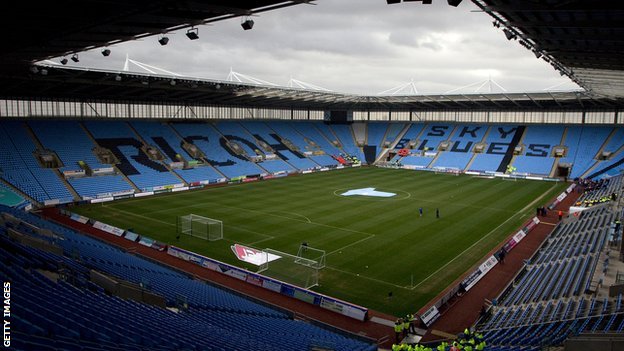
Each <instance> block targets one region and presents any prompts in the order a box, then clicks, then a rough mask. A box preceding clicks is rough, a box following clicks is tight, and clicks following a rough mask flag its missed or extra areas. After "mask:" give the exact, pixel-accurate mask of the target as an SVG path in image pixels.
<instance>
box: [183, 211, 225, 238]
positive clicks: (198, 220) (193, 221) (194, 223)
mask: <svg viewBox="0 0 624 351" xmlns="http://www.w3.org/2000/svg"><path fill="white" fill-rule="evenodd" d="M177 227H178V234H184V235H190V236H194V237H196V238H201V239H204V240H208V241H215V240H220V239H223V222H221V221H219V220H216V219H212V218H208V217H203V216H199V215H196V214H189V215H186V216H180V217H178V223H177Z"/></svg>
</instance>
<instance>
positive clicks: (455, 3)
mask: <svg viewBox="0 0 624 351" xmlns="http://www.w3.org/2000/svg"><path fill="white" fill-rule="evenodd" d="M447 2H448V4H449V5H451V6H453V7H457V6H459V4H461V2H462V0H447Z"/></svg>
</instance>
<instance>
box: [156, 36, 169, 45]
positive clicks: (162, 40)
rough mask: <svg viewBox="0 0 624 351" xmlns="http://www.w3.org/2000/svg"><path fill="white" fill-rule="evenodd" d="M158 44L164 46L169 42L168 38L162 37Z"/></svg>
mask: <svg viewBox="0 0 624 351" xmlns="http://www.w3.org/2000/svg"><path fill="white" fill-rule="evenodd" d="M158 42H159V43H160V45H162V46H165V45H167V43H168V42H169V38H167V37H165V36H163V37H162V38H160V39H158Z"/></svg>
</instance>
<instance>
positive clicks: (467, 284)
mask: <svg viewBox="0 0 624 351" xmlns="http://www.w3.org/2000/svg"><path fill="white" fill-rule="evenodd" d="M497 263H498V260H497V259H496V257H494V256H490V258H488V259H487V260H485V262H483V263H481V265H480V266H479V268H477V269H476V270H475V271H474V272H472V274H470V275H469V276H468V277H467V278H466V279H464V280H463V281H462V282H461V285H462V286H463V287H464V290H466V291H468V290H470V288H472V287H473V286H475V284H477V283H478V282H479V280H481V278H483V277H484V276H485V275H486V274H487V272H489V271H490V270H491V269H492V268H494V266H496V264H497Z"/></svg>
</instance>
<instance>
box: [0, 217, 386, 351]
mask: <svg viewBox="0 0 624 351" xmlns="http://www.w3.org/2000/svg"><path fill="white" fill-rule="evenodd" d="M0 213H9V214H10V215H11V216H12V217H13V218H18V219H19V220H18V221H14V220H10V221H6V222H5V221H2V223H0V241H2V245H0V266H1V268H2V270H1V271H2V274H3V278H4V280H5V281H11V282H12V283H13V285H12V293H13V294H14V296H16V298H14V299H13V300H12V317H13V321H14V323H15V325H14V328H15V329H14V330H16V333H15V334H16V335H14V340H13V343H12V345H11V346H12V349H15V350H42V351H45V350H95V349H102V348H104V349H106V350H144V349H150V350H221V351H223V350H250V349H253V350H276V349H279V350H292V351H299V350H305V349H312V348H314V347H317V348H319V347H326V348H327V347H331V348H332V349H334V350H345V351H346V350H362V351H365V350H371V351H372V350H375V349H376V346H374V345H371V344H368V343H365V342H363V341H360V340H358V339H355V338H353V337H349V336H347V335H343V334H338V333H335V332H331V331H329V330H326V329H323V328H321V327H318V326H315V325H312V324H309V323H306V322H303V321H299V320H293V319H292V317H291V316H289V315H288V314H286V313H284V312H282V311H278V310H275V309H273V308H270V307H267V306H264V305H260V304H258V303H256V302H253V301H250V300H247V299H245V298H243V297H240V296H239V295H235V294H232V293H230V292H228V291H225V290H222V289H220V288H217V287H214V286H212V285H210V284H207V283H204V282H200V281H197V280H194V279H191V278H190V277H188V276H186V275H185V274H182V273H178V272H175V271H172V270H170V269H168V268H165V267H162V266H160V265H158V264H156V263H153V262H150V261H146V260H144V259H142V258H139V257H136V256H133V255H128V254H127V253H125V252H123V251H121V250H119V249H116V248H113V247H111V246H108V245H107V244H104V243H101V242H99V241H97V240H94V239H91V238H89V237H85V236H82V235H80V234H78V233H76V232H74V231H72V230H69V229H67V228H64V227H60V226H58V225H56V224H53V223H50V222H47V221H45V220H42V219H40V218H38V217H36V216H33V215H31V214H27V213H24V212H21V211H18V210H13V209H10V208H7V207H0ZM33 226H35V227H38V228H46V229H50V230H52V231H53V232H54V233H55V237H54V238H50V237H46V236H41V235H38V234H37V233H36V232H35V231H33V230H32V228H33ZM8 231H17V232H18V233H21V234H19V235H18V237H19V236H22V237H23V236H26V237H28V238H30V240H34V239H36V240H39V241H45V242H47V244H46V245H47V246H48V247H49V248H54V247H58V245H60V247H61V248H62V250H63V251H64V253H65V255H68V254H70V255H73V257H77V258H78V259H77V260H75V259H72V258H69V257H67V256H61V255H59V254H55V253H51V252H49V251H44V250H41V249H37V248H34V247H31V246H29V245H27V244H24V243H23V242H20V241H19V240H14V238H15V237H16V235H15V234H13V235H8ZM13 233H15V232H13ZM94 271H98V272H102V273H104V274H106V275H107V276H108V277H109V278H107V279H110V280H113V281H117V282H119V281H123V280H127V281H129V282H132V283H135V284H136V285H134V286H135V287H139V291H141V292H142V294H146V293H147V292H149V293H152V294H154V296H156V297H158V296H162V297H164V298H165V299H166V304H167V306H169V308H163V307H162V306H158V304H156V305H154V304H149V303H145V302H142V301H137V299H136V297H135V298H131V299H123V298H121V297H119V296H116V295H115V294H114V293H113V295H111V294H110V293H107V292H106V291H105V289H104V288H103V287H101V286H100V285H98V284H96V283H94V282H93V281H92V279H91V278H90V277H91V276H93V274H94V273H93V272H94ZM120 279H121V280H120ZM180 294H184V295H186V296H187V297H188V305H180V304H179V303H178V302H179V301H180ZM17 297H19V298H17ZM156 300H158V299H157V298H156ZM35 306H36V307H35ZM60 307H62V313H61V312H60V310H59V308H60ZM180 307H182V308H180ZM163 331H166V332H163ZM18 333H19V335H17V334H18ZM16 336H17V337H16ZM20 336H21V337H20Z"/></svg>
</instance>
